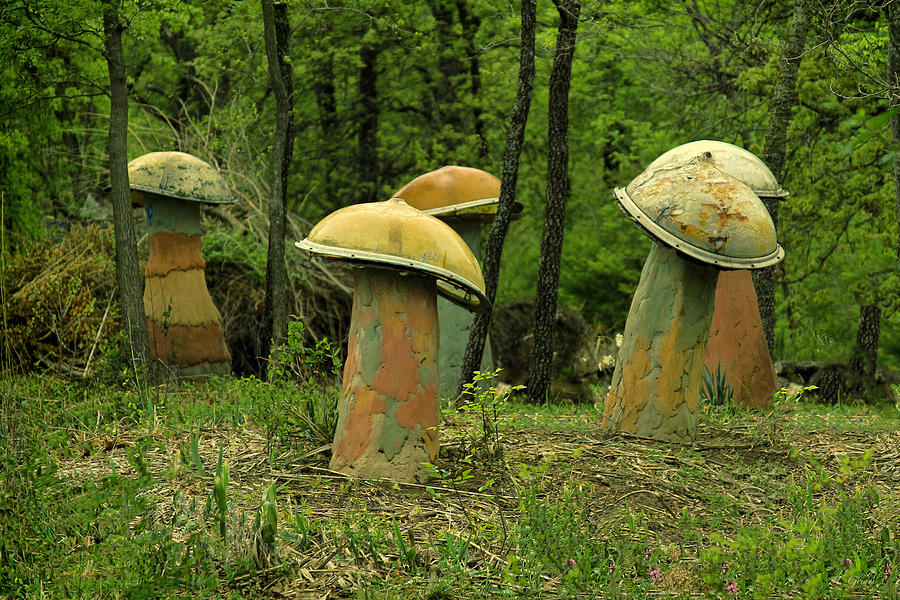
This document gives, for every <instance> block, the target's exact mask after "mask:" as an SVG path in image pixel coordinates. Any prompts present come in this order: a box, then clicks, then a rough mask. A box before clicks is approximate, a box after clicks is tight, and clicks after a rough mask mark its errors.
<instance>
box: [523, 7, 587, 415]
mask: <svg viewBox="0 0 900 600" xmlns="http://www.w3.org/2000/svg"><path fill="white" fill-rule="evenodd" d="M554 4H555V5H556V10H557V11H559V29H558V32H557V35H556V52H555V53H554V56H553V68H552V69H551V71H550V98H549V105H548V109H547V111H548V115H547V122H548V125H549V128H548V129H549V130H548V135H547V145H548V150H547V204H546V207H545V209H544V235H543V239H542V240H541V264H540V267H539V268H538V285H537V296H536V297H535V314H534V350H533V351H532V353H531V366H530V368H529V379H528V386H527V389H528V401H529V402H534V403H537V402H543V401H544V400H545V399H546V398H547V393H548V392H549V390H550V380H551V379H552V377H553V330H554V326H555V325H556V299H557V295H558V293H559V289H558V288H559V264H560V260H561V258H562V247H563V235H564V232H565V227H566V204H567V202H568V199H569V83H570V81H571V78H572V57H573V56H574V54H575V38H576V34H577V31H578V13H579V12H580V11H581V4H580V3H579V1H578V0H554Z"/></svg>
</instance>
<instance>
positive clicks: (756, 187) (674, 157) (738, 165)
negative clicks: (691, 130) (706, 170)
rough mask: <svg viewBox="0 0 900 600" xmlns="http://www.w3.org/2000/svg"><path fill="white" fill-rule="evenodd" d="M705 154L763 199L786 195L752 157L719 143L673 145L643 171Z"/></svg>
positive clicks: (698, 142)
mask: <svg viewBox="0 0 900 600" xmlns="http://www.w3.org/2000/svg"><path fill="white" fill-rule="evenodd" d="M704 152H708V153H709V154H710V155H712V157H713V158H714V159H715V161H716V167H718V168H719V169H721V170H722V171H725V172H726V173H728V174H729V175H731V176H732V177H735V178H737V179H739V180H741V181H742V182H744V183H745V184H746V185H747V186H749V187H750V189H751V190H753V192H754V193H755V194H756V195H757V196H760V197H763V198H784V197H785V196H787V195H788V192H787V191H786V190H784V189H782V188H781V186H780V185H778V181H777V180H776V179H775V175H773V174H772V171H771V170H770V169H769V167H767V166H766V163H764V162H763V161H762V160H760V159H759V157H757V156H756V155H755V154H753V153H752V152H749V151H747V150H744V149H743V148H741V147H740V146H735V145H734V144H729V143H728V142H720V141H718V140H698V141H695V142H688V143H687V144H682V145H680V146H676V147H675V148H672V149H671V150H668V151H666V152H663V153H662V154H660V155H659V157H658V158H657V159H656V160H654V161H653V162H652V163H650V165H649V166H648V167H647V168H646V169H645V172H647V171H655V170H656V169H658V168H660V167H664V166H666V165H670V164H683V163H686V162H688V161H689V160H691V159H692V158H694V157H695V156H699V155H701V154H703V153H704Z"/></svg>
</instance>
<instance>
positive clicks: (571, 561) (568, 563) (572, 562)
mask: <svg viewBox="0 0 900 600" xmlns="http://www.w3.org/2000/svg"><path fill="white" fill-rule="evenodd" d="M566 564H567V565H569V566H570V567H571V566H572V565H574V564H575V559H574V558H570V559H569V560H567V561H566Z"/></svg>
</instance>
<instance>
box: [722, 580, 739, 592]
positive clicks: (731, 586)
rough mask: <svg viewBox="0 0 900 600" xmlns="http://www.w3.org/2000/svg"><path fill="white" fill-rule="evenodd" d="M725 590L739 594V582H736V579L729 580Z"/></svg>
mask: <svg viewBox="0 0 900 600" xmlns="http://www.w3.org/2000/svg"><path fill="white" fill-rule="evenodd" d="M725 591H726V592H728V593H729V594H737V593H738V591H739V590H738V586H737V583H735V582H734V581H729V582H728V583H726V584H725Z"/></svg>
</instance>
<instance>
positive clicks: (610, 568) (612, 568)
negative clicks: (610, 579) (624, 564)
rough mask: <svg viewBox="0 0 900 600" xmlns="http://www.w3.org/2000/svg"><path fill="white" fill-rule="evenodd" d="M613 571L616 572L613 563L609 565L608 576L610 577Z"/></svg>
mask: <svg viewBox="0 0 900 600" xmlns="http://www.w3.org/2000/svg"><path fill="white" fill-rule="evenodd" d="M615 570H616V563H614V562H611V563H609V574H610V575H612V574H613V572H614V571H615Z"/></svg>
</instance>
